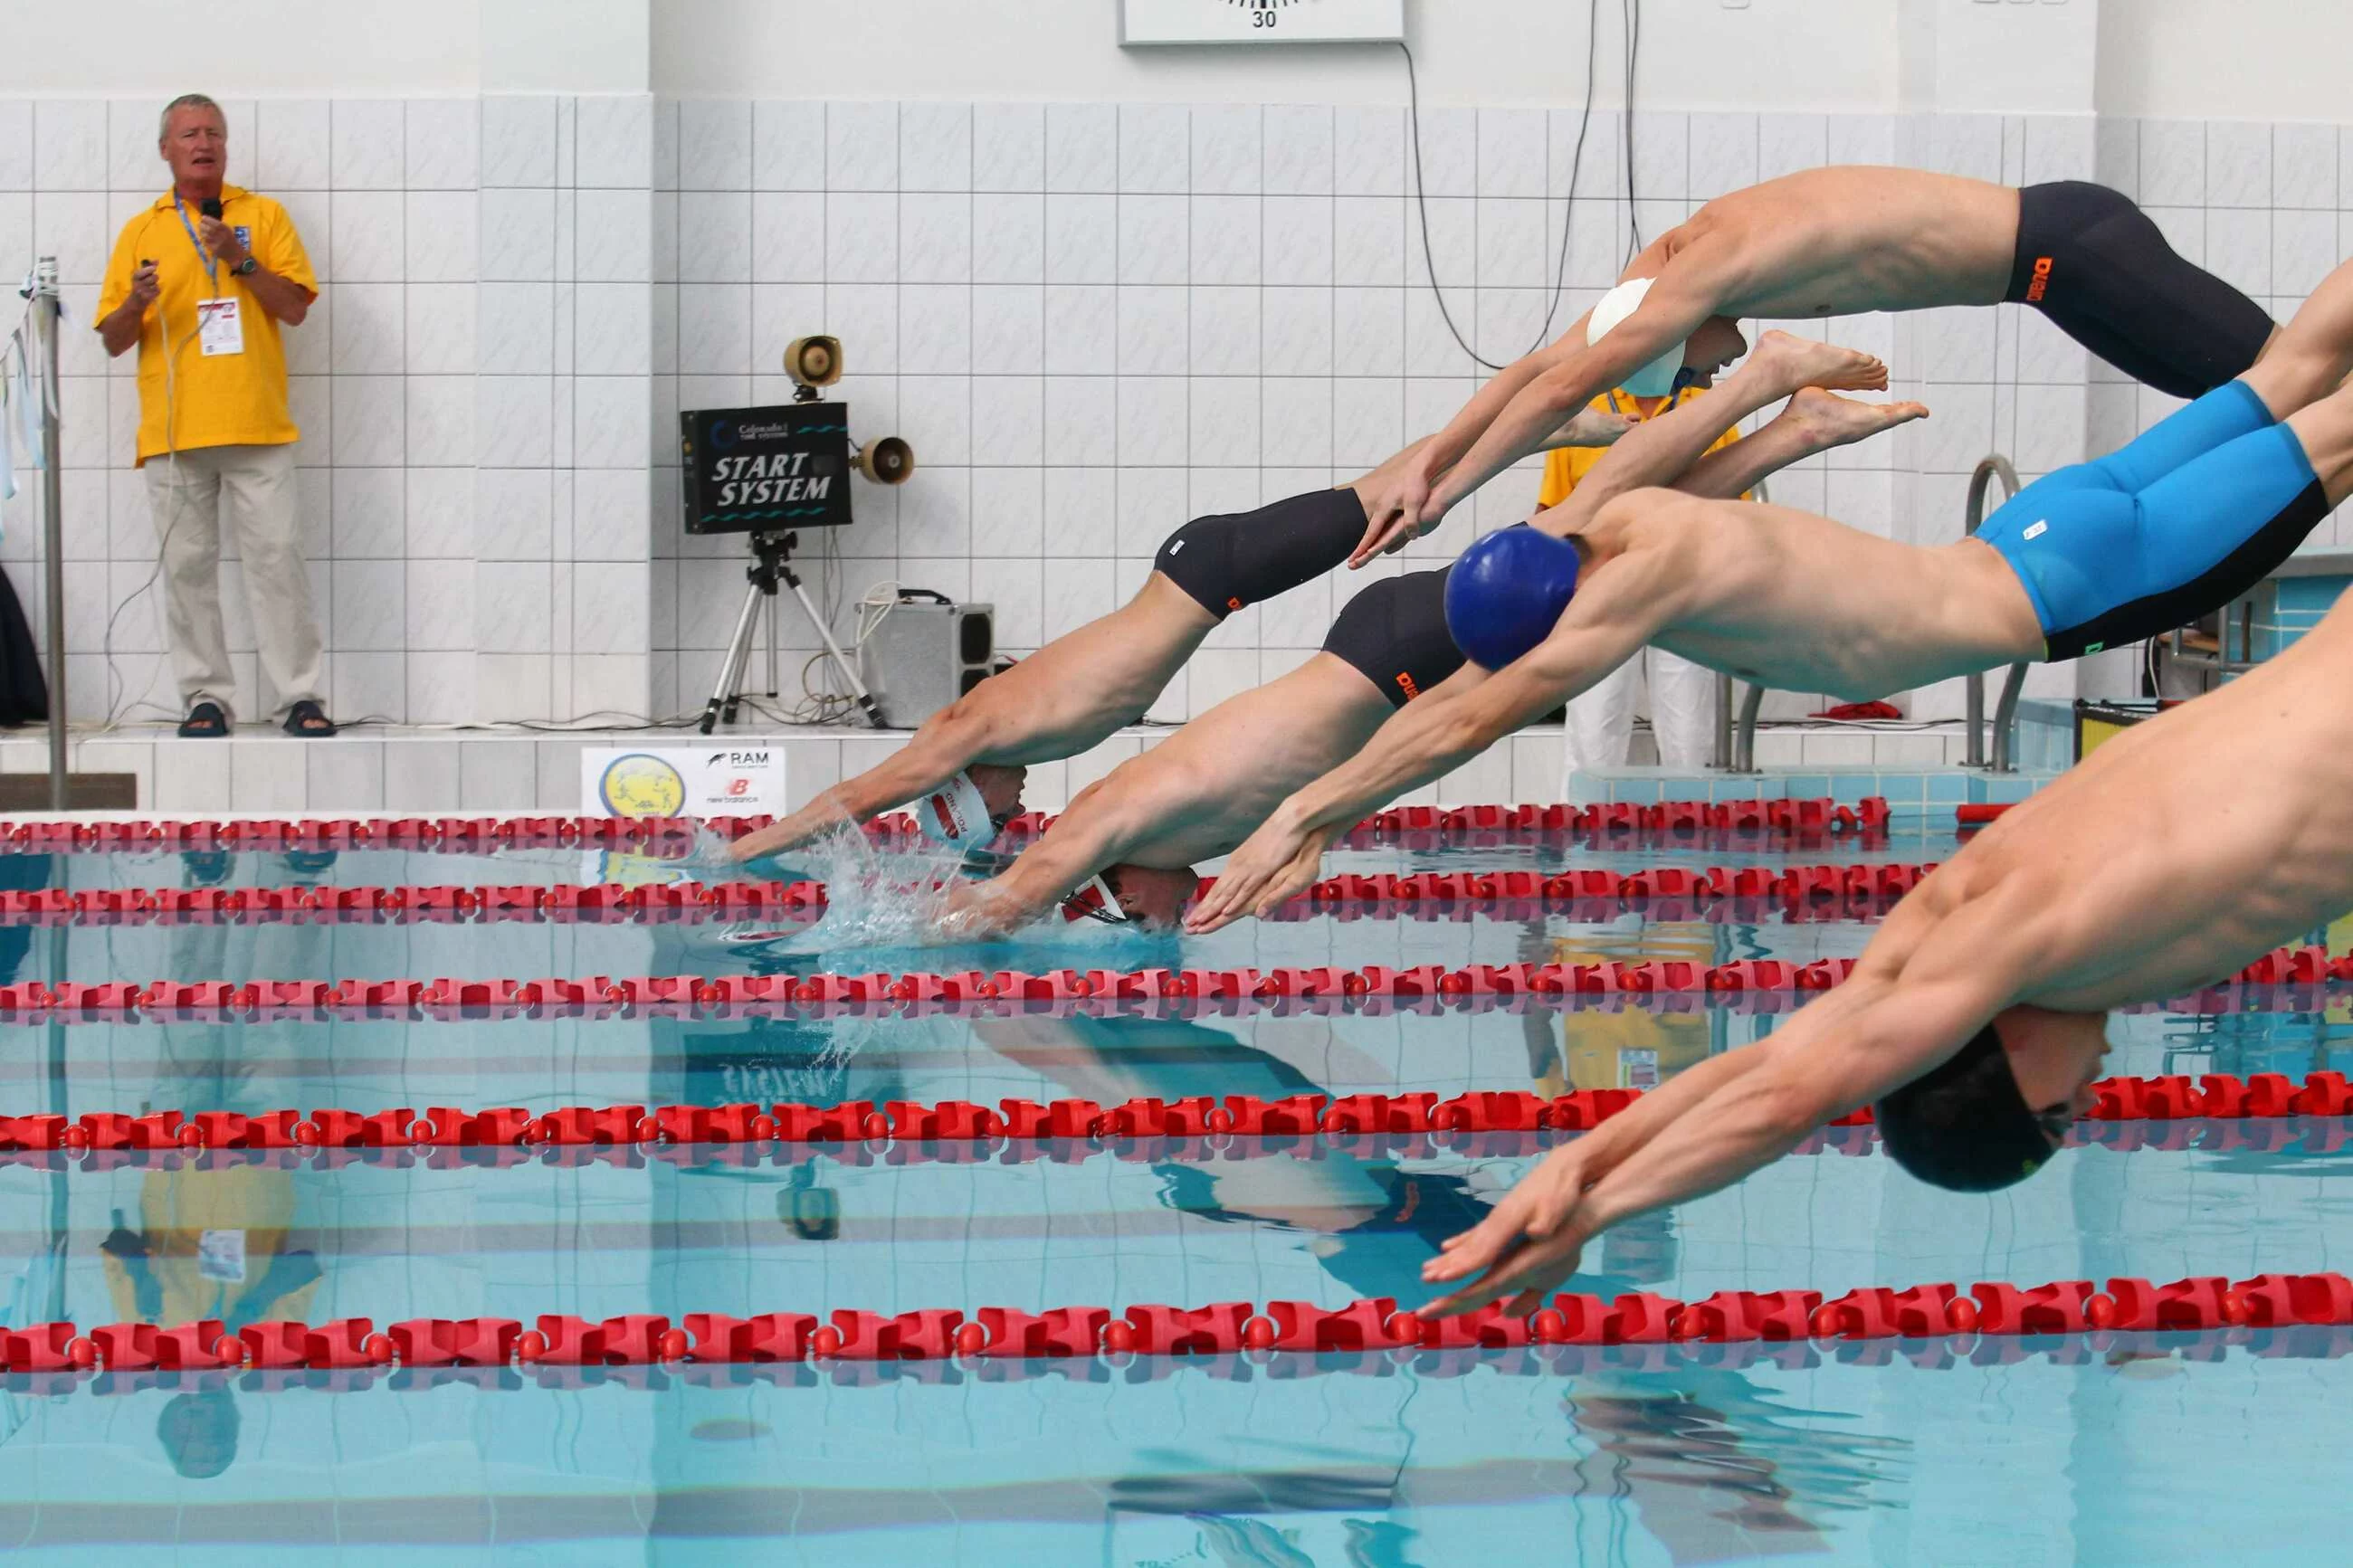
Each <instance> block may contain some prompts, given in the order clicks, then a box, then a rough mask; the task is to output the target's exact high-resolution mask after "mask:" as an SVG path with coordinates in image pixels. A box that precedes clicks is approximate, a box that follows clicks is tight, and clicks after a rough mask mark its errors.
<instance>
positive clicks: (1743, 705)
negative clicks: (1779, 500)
mask: <svg viewBox="0 0 2353 1568" xmlns="http://www.w3.org/2000/svg"><path fill="white" fill-rule="evenodd" d="M1748 497H1749V499H1750V500H1754V501H1757V502H1758V503H1759V504H1764V503H1766V502H1767V501H1768V500H1769V499H1770V498H1769V497H1768V496H1767V494H1766V491H1765V481H1764V480H1763V479H1759V480H1757V482H1756V483H1755V484H1753V485H1751V486H1749V487H1748ZM1732 687H1733V680H1732V677H1730V676H1728V675H1726V674H1725V673H1724V672H1723V671H1722V670H1717V671H1716V672H1715V758H1714V759H1713V761H1714V763H1715V771H1716V772H1717V773H1755V772H1756V771H1757V711H1758V710H1759V709H1761V708H1762V707H1763V706H1764V702H1765V689H1764V688H1763V687H1762V686H1757V685H1751V686H1750V687H1749V688H1748V690H1747V693H1746V695H1745V696H1744V697H1742V699H1741V700H1740V717H1739V718H1738V720H1737V721H1736V720H1735V719H1734V718H1733V716H1732Z"/></svg>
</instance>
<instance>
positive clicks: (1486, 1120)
mask: <svg viewBox="0 0 2353 1568" xmlns="http://www.w3.org/2000/svg"><path fill="white" fill-rule="evenodd" d="M2093 1089H2094V1106H2093V1108H2092V1110H2090V1111H2089V1112H2088V1113H2087V1114H2086V1116H2085V1117H2084V1121H2092V1122H2117V1121H2150V1122H2161V1121H2183V1120H2188V1119H2191V1118H2199V1119H2218V1120H2227V1121H2239V1120H2244V1119H2247V1118H2273V1117H2297V1116H2307V1117H2342V1116H2347V1115H2353V1082H2348V1080H2347V1079H2346V1078H2345V1076H2344V1075H2343V1074H2342V1073H2335V1072H2316V1073H2313V1074H2310V1075H2309V1076H2307V1077H2306V1079H2304V1081H2303V1082H2301V1083H2297V1082H2295V1080H2293V1079H2288V1078H2287V1077H2285V1076H2284V1075H2283V1074H2280V1073H2257V1074H2255V1075H2254V1076H2253V1077H2252V1078H2243V1079H2242V1078H2239V1077H2236V1076H2233V1075H2231V1074H2224V1073H2212V1074H2209V1075H2207V1076H2206V1077H2205V1078H2203V1079H2198V1080H2196V1081H2192V1080H2191V1079H2188V1078H2182V1077H2174V1078H2116V1079H2102V1080H2100V1081H2099V1082H2098V1083H2096V1084H2094V1086H2093ZM1640 1097H1641V1091H1639V1090H1636V1089H1575V1090H1572V1091H1570V1092H1569V1093H1567V1094H1560V1095H1549V1096H1547V1095H1540V1094H1534V1093H1530V1092H1529V1091H1527V1090H1525V1089H1487V1090H1474V1091H1472V1092H1471V1093H1467V1094H1460V1095H1455V1096H1453V1097H1452V1098H1451V1099H1440V1097H1439V1096H1438V1095H1437V1094H1435V1093H1431V1092H1429V1091H1423V1092H1419V1093H1410V1094H1397V1095H1388V1094H1350V1095H1343V1096H1341V1097H1339V1098H1337V1099H1335V1098H1333V1097H1331V1096H1328V1095H1324V1094H1294V1095H1289V1096H1285V1097H1283V1098H1282V1099H1275V1100H1269V1099H1265V1098H1262V1097H1261V1096H1258V1095H1250V1094H1232V1095H1228V1096H1226V1097H1225V1098H1224V1099H1223V1100H1217V1099H1213V1098H1212V1097H1210V1096H1208V1095H1206V1094H1204V1095H1195V1096H1193V1097H1191V1098H1189V1099H1180V1100H1161V1099H1157V1098H1152V1099H1135V1100H1124V1101H1121V1102H1120V1103H1118V1104H1115V1105H1108V1106H1107V1105H1103V1104H1101V1103H1099V1102H1097V1101H1095V1100H1078V1099H1071V1100H1051V1101H1048V1102H1046V1103H1043V1104H1041V1103H1039V1102H1038V1101H1036V1100H999V1101H997V1104H996V1105H995V1106H987V1105H981V1104H978V1103H976V1102H974V1101H972V1100H939V1101H935V1102H923V1101H916V1100H881V1101H876V1100H849V1101H847V1102H845V1103H843V1104H839V1105H831V1106H811V1105H798V1104H779V1105H754V1104H749V1103H746V1104H739V1105H663V1106H656V1107H653V1108H652V1109H650V1110H649V1109H648V1108H647V1107H645V1106H643V1105H596V1106H592V1105H571V1106H565V1107H561V1108H559V1109H557V1110H548V1111H536V1112H534V1111H531V1110H524V1109H522V1108H520V1107H516V1106H501V1107H498V1108H495V1109H491V1110H464V1109H461V1108H459V1107H455V1106H432V1107H429V1108H427V1110H425V1111H424V1112H423V1114H421V1115H420V1114H419V1113H418V1112H417V1110H415V1109H413V1108H411V1107H408V1106H401V1107H397V1108H395V1109H392V1110H378V1111H373V1112H366V1113H363V1112H360V1111H354V1110H332V1109H331V1110H313V1111H311V1112H309V1113H308V1114H305V1113H304V1112H302V1111H300V1110H291V1109H288V1110H271V1111H265V1112H262V1113H260V1114H258V1115H246V1114H243V1113H240V1112H237V1111H227V1110H206V1111H199V1112H197V1113H195V1114H194V1115H188V1114H185V1113H183V1112H181V1111H178V1110H154V1111H148V1112H146V1113H144V1114H142V1115H137V1116H133V1115H131V1114H128V1113H126V1112H121V1111H89V1112H85V1113H84V1114H83V1115H81V1116H79V1117H77V1118H74V1119H71V1120H69V1119H67V1118H65V1117H63V1116H52V1115H35V1116H0V1152H49V1151H58V1150H62V1151H68V1152H74V1153H98V1152H121V1151H149V1150H169V1149H185V1150H248V1149H298V1150H352V1149H392V1148H417V1149H431V1148H447V1149H469V1148H505V1149H517V1150H534V1149H545V1148H551V1147H615V1148H617V1147H621V1146H624V1145H636V1144H663V1145H669V1144H766V1143H809V1144H816V1143H842V1144H851V1143H870V1142H871V1143H881V1142H892V1141H906V1142H940V1143H969V1144H973V1145H975V1146H976V1147H977V1148H980V1149H983V1150H984V1151H986V1150H992V1149H995V1148H1000V1147H1004V1146H1006V1145H1009V1144H1024V1143H1049V1144H1051V1143H1061V1144H1068V1145H1073V1146H1074V1145H1076V1144H1078V1143H1082V1142H1086V1143H1112V1142H1125V1141H1131V1140H1201V1141H1204V1147H1205V1148H1208V1149H1210V1150H1212V1151H1216V1150H1221V1149H1223V1148H1224V1147H1225V1146H1227V1144H1229V1142H1231V1141H1232V1140H1233V1139H1237V1138H1242V1139H1308V1138H1315V1137H1318V1136H1323V1137H1330V1138H1336V1139H1341V1140H1346V1139H1351V1138H1360V1137H1361V1138H1377V1139H1384V1140H1386V1139H1392V1138H1409V1139H1411V1138H1419V1137H1423V1136H1426V1135H1437V1136H1451V1135H1455V1134H1480V1133H1531V1134H1532V1133H1538V1132H1581V1131H1588V1130H1590V1129H1592V1128H1595V1127H1598V1126H1599V1125H1600V1124H1601V1123H1602V1122H1604V1121H1608V1120H1609V1118H1610V1117H1612V1116H1615V1115H1617V1114H1618V1113H1619V1112H1620V1111H1621V1110H1625V1109H1626V1108H1627V1107H1628V1106H1630V1105H1631V1104H1633V1103H1634V1101H1635V1100H1637V1099H1639V1098H1640ZM1871 1120H1872V1117H1871V1112H1870V1110H1869V1108H1868V1107H1866V1108H1864V1109H1863V1110H1857V1111H1855V1112H1853V1113H1852V1114H1850V1115H1848V1116H1845V1117H1842V1118H1841V1119H1840V1120H1839V1121H1836V1122H1834V1123H1831V1127H1830V1128H1829V1129H1826V1130H1825V1134H1824V1136H1825V1137H1827V1136H1828V1134H1829V1133H1832V1132H1837V1131H1841V1130H1845V1129H1852V1128H1860V1127H1863V1126H1865V1125H1867V1124H1869V1123H1870V1121H1871ZM1536 1146H1537V1145H1536V1144H1535V1143H1534V1142H1531V1143H1530V1144H1529V1147H1530V1148H1531V1149H1533V1148H1534V1147H1536Z"/></svg>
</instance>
